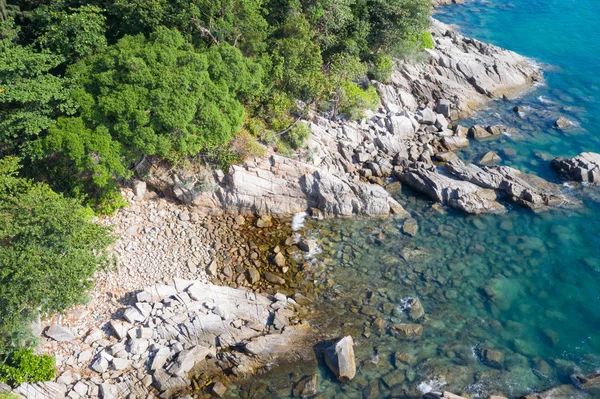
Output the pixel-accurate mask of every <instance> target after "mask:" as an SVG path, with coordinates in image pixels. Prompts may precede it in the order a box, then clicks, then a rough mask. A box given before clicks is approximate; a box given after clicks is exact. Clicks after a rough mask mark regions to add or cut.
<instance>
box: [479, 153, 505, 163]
mask: <svg viewBox="0 0 600 399" xmlns="http://www.w3.org/2000/svg"><path fill="white" fill-rule="evenodd" d="M500 161H502V158H500V156H499V155H498V154H497V153H496V152H495V151H488V152H486V153H485V154H483V155H482V156H481V157H480V158H479V160H478V161H477V163H478V164H480V165H494V164H497V163H499V162H500Z"/></svg>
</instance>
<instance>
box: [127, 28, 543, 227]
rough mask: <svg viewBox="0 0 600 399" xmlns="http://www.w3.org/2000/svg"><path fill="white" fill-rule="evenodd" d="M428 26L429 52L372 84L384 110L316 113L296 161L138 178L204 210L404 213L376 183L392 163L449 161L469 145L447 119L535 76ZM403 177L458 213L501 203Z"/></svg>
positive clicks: (505, 54) (422, 172)
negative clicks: (354, 115) (350, 116)
mask: <svg viewBox="0 0 600 399" xmlns="http://www.w3.org/2000/svg"><path fill="white" fill-rule="evenodd" d="M431 31H432V34H433V37H434V40H435V48H434V49H433V50H429V51H428V53H429V56H428V60H427V61H426V62H421V63H408V62H399V63H398V64H397V66H396V69H395V71H394V73H393V75H392V77H391V79H390V82H389V83H387V84H378V88H379V92H380V96H381V100H382V104H383V106H384V108H381V109H379V110H378V111H377V112H376V113H372V112H367V115H366V116H367V118H366V119H363V120H362V121H360V122H350V121H343V120H342V121H332V120H327V119H325V118H322V117H316V118H314V120H313V122H314V123H312V122H303V123H307V124H308V126H309V127H310V129H311V131H312V137H311V138H310V139H309V142H308V146H307V149H306V150H304V151H302V152H301V153H300V154H298V156H297V157H295V158H294V159H290V158H285V157H282V156H281V155H279V154H277V153H275V152H271V153H269V154H268V155H267V156H266V157H264V158H262V159H259V158H257V159H251V160H247V161H246V162H244V164H242V165H236V166H233V167H232V168H231V169H230V170H229V171H228V173H223V172H220V171H210V170H207V169H204V168H202V167H196V169H193V170H184V169H177V168H172V167H171V165H168V164H167V163H166V162H164V161H160V160H158V159H156V158H152V157H147V158H146V159H145V161H144V162H142V164H140V165H139V167H138V170H137V173H138V176H140V178H142V179H143V180H144V181H146V182H147V183H148V185H149V186H151V187H153V188H154V189H156V190H159V191H161V192H163V193H165V194H167V195H169V196H172V197H175V198H177V199H178V200H180V201H182V202H183V203H185V204H188V205H192V206H195V207H198V208H199V209H201V210H202V211H205V212H207V213H209V214H219V213H222V212H234V213H255V214H259V215H264V214H277V215H289V214H294V213H298V212H305V211H307V210H310V209H314V210H316V211H318V213H319V216H326V217H330V216H338V215H339V216H350V215H355V214H360V215H367V216H387V215H389V214H390V213H395V214H397V215H399V216H400V217H402V218H407V217H408V216H409V215H408V214H407V212H406V211H404V209H403V208H402V206H401V205H400V204H399V203H398V202H397V201H396V200H395V199H394V198H393V197H392V196H391V195H390V194H388V193H387V192H386V191H385V190H384V189H383V188H382V186H383V185H385V183H386V182H387V180H388V179H389V178H390V177H392V176H393V175H394V174H398V170H395V169H397V167H398V165H397V163H398V160H400V159H407V160H408V161H410V162H421V163H423V164H431V163H432V159H438V160H442V161H447V160H449V159H452V158H453V155H452V153H451V151H457V150H460V149H462V148H465V147H467V146H468V145H469V141H468V139H467V138H466V136H467V134H466V132H465V131H464V129H463V128H460V127H456V128H454V129H452V127H451V126H450V120H452V119H455V118H457V117H458V116H460V115H464V114H466V113H468V112H470V111H472V110H473V109H475V108H477V107H480V106H481V105H483V104H484V103H486V102H487V101H490V99H492V98H493V97H494V96H498V95H501V94H505V93H510V92H513V91H518V90H522V89H523V88H525V87H526V86H527V85H528V84H530V83H531V82H532V81H536V80H539V79H541V74H540V72H539V71H538V69H537V68H536V67H535V66H534V65H532V64H531V63H530V62H529V61H528V60H527V59H525V58H523V57H521V56H519V55H517V54H515V53H513V52H510V51H507V50H503V49H500V48H498V47H495V46H492V45H488V44H484V43H481V42H479V41H476V40H473V39H469V38H466V37H464V36H462V35H460V34H458V33H456V32H455V31H454V30H452V28H451V27H450V26H448V25H445V24H443V23H441V22H439V21H436V20H433V21H432V26H431ZM481 131H482V132H484V133H482V134H484V135H485V136H486V137H487V136H494V135H495V134H496V133H498V134H500V133H501V129H500V128H498V129H496V128H495V127H488V128H487V129H483V128H482V129H481ZM405 179H410V180H411V181H413V182H414V183H413V184H416V182H417V181H418V180H423V179H424V180H426V181H427V180H429V182H428V183H427V185H430V186H435V187H436V188H434V189H433V191H432V195H430V196H431V197H432V198H434V199H436V200H438V201H441V202H443V203H447V204H449V205H450V206H454V207H456V208H458V209H463V210H465V211H466V212H497V211H499V210H502V209H503V207H501V206H500V205H499V204H498V203H497V202H496V201H495V198H493V195H492V193H490V192H489V191H484V190H482V189H481V187H477V186H476V185H471V184H467V183H466V182H457V180H454V179H451V178H449V177H447V176H437V175H436V176H434V174H432V173H430V171H428V169H423V168H418V170H415V171H413V172H412V173H411V172H407V175H406V176H405ZM433 180H435V182H433ZM421 185H423V184H421ZM476 192H477V194H475V193H476ZM451 203H452V204H451Z"/></svg>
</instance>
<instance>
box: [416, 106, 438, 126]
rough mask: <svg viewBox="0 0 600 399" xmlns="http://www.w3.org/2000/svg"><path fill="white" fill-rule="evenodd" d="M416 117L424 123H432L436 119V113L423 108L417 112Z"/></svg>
mask: <svg viewBox="0 0 600 399" xmlns="http://www.w3.org/2000/svg"><path fill="white" fill-rule="evenodd" d="M416 115H417V119H418V120H419V122H421V123H422V124H424V125H433V124H434V123H435V121H436V120H437V115H436V114H435V112H433V111H432V110H431V109H429V108H427V107H426V108H423V109H421V110H419V111H418V112H417V114H416Z"/></svg>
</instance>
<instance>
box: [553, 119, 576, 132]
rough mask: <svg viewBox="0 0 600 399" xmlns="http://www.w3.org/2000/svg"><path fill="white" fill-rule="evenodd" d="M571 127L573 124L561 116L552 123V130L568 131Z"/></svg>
mask: <svg viewBox="0 0 600 399" xmlns="http://www.w3.org/2000/svg"><path fill="white" fill-rule="evenodd" d="M572 126H573V122H571V121H570V120H568V119H567V118H565V117H564V116H561V117H560V118H558V119H557V120H556V122H554V128H555V129H560V130H565V129H568V128H570V127H572Z"/></svg>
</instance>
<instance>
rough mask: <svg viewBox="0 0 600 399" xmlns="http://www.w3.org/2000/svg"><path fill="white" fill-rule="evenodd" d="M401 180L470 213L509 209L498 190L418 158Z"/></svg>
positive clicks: (438, 200)
mask: <svg viewBox="0 0 600 399" xmlns="http://www.w3.org/2000/svg"><path fill="white" fill-rule="evenodd" d="M399 178H400V180H401V181H402V182H403V183H405V184H407V185H408V186H410V187H412V188H413V189H415V190H417V191H419V192H421V193H423V194H425V195H427V196H428V197H429V198H431V199H432V200H434V201H437V202H441V203H442V204H445V205H448V206H450V207H452V208H456V209H459V210H461V211H464V212H467V213H474V214H478V213H500V212H504V211H505V210H506V209H505V208H504V206H502V205H501V204H500V203H498V201H496V198H497V195H496V192H495V191H494V190H490V189H486V188H482V187H480V186H478V185H475V184H473V183H469V182H465V181H460V180H456V179H453V178H451V177H449V176H447V175H444V174H442V173H440V171H439V170H438V169H436V168H435V167H433V166H431V165H427V164H424V163H420V162H417V163H415V164H412V165H410V166H408V167H407V168H405V169H404V171H403V172H402V173H400V175H399Z"/></svg>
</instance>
